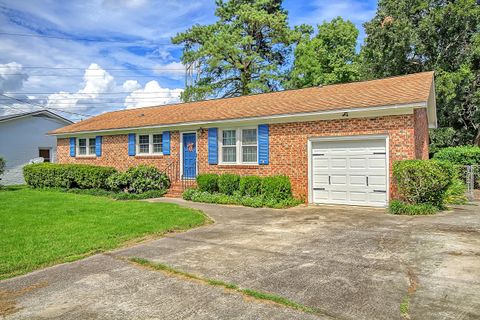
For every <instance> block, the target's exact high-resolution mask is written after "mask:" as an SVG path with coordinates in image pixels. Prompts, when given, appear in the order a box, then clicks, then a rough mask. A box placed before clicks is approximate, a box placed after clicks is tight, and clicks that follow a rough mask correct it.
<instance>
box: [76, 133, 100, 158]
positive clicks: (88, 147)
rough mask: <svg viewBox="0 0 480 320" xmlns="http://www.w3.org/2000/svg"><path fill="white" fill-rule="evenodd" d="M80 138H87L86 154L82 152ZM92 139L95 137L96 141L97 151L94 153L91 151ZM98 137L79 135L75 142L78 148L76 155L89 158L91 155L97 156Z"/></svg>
mask: <svg viewBox="0 0 480 320" xmlns="http://www.w3.org/2000/svg"><path fill="white" fill-rule="evenodd" d="M80 139H86V140H87V153H86V154H80ZM90 139H93V140H95V142H94V146H95V151H94V152H93V153H90V142H89V141H90ZM96 139H97V138H96V137H77V139H76V142H75V145H76V146H75V148H76V150H75V151H76V152H75V156H76V157H86V158H89V157H96V156H97V153H96V148H97V146H96V143H97V140H96Z"/></svg>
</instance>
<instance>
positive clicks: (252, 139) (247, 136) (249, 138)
mask: <svg viewBox="0 0 480 320" xmlns="http://www.w3.org/2000/svg"><path fill="white" fill-rule="evenodd" d="M242 144H243V145H247V144H248V145H252V144H254V145H256V144H257V129H243V130H242Z"/></svg>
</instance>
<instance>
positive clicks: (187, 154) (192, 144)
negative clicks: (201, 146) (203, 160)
mask: <svg viewBox="0 0 480 320" xmlns="http://www.w3.org/2000/svg"><path fill="white" fill-rule="evenodd" d="M196 140H197V139H196V135H195V133H184V134H183V177H184V178H187V179H193V178H195V177H196V176H197V141H196Z"/></svg>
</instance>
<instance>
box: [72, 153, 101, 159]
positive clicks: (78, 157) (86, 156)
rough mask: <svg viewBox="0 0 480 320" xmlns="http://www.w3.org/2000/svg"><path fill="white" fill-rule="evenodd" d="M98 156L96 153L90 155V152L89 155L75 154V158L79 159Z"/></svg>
mask: <svg viewBox="0 0 480 320" xmlns="http://www.w3.org/2000/svg"><path fill="white" fill-rule="evenodd" d="M96 157H97V156H96V155H90V154H87V155H82V156H79V155H77V156H75V158H77V159H92V158H96Z"/></svg>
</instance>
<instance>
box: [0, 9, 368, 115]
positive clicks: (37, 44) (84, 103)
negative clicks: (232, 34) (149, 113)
mask: <svg viewBox="0 0 480 320" xmlns="http://www.w3.org/2000/svg"><path fill="white" fill-rule="evenodd" d="M284 7H285V8H286V9H287V10H288V11H289V23H290V24H291V25H292V26H293V25H298V24H301V23H308V24H312V25H316V24H319V23H321V22H322V21H329V20H331V19H332V18H334V17H336V16H342V17H343V18H344V19H350V20H351V21H352V22H354V23H355V24H356V25H357V27H358V28H359V29H360V32H361V35H360V39H359V41H361V40H362V39H363V29H362V23H363V22H365V21H368V20H369V19H371V18H372V17H373V15H374V13H375V9H376V0H369V1H355V0H339V1H331V0H330V1H328V0H311V1H295V0H285V1H284ZM214 10H215V5H214V0H197V1H186V0H163V1H149V0H95V1H87V0H83V1H73V0H70V1H54V0H51V1H39V0H37V1H34V0H31V1H28V0H23V1H18V0H12V1H2V2H0V39H1V40H0V41H1V43H2V45H1V46H0V94H4V95H8V96H10V97H14V98H16V99H18V100H20V101H28V102H29V103H22V102H20V101H18V100H17V101H15V100H13V99H9V98H6V97H4V96H0V114H3V113H13V112H19V111H28V110H31V109H38V108H40V106H39V105H45V104H46V105H48V106H49V107H51V108H55V109H61V110H65V111H69V112H76V113H79V114H88V115H92V114H98V113H101V112H105V111H110V110H117V109H123V108H134V107H140V106H145V105H155V104H164V103H172V102H176V101H178V96H179V94H180V92H181V90H182V88H183V87H184V69H183V66H182V64H181V63H180V59H179V58H180V54H181V48H179V47H177V46H173V45H171V44H170V37H172V36H173V35H175V34H176V33H178V32H181V31H183V30H186V29H187V28H189V27H190V26H192V25H193V24H196V23H198V24H208V23H212V22H213V21H215V16H214ZM7 34H10V35H7ZM11 34H17V35H11ZM18 34H35V35H43V36H47V37H27V36H20V35H18ZM91 40H107V41H104V42H102V41H91ZM38 67H41V68H38ZM52 68H53V69H52ZM70 116H71V117H72V118H74V119H79V118H81V116H75V115H72V114H70Z"/></svg>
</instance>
